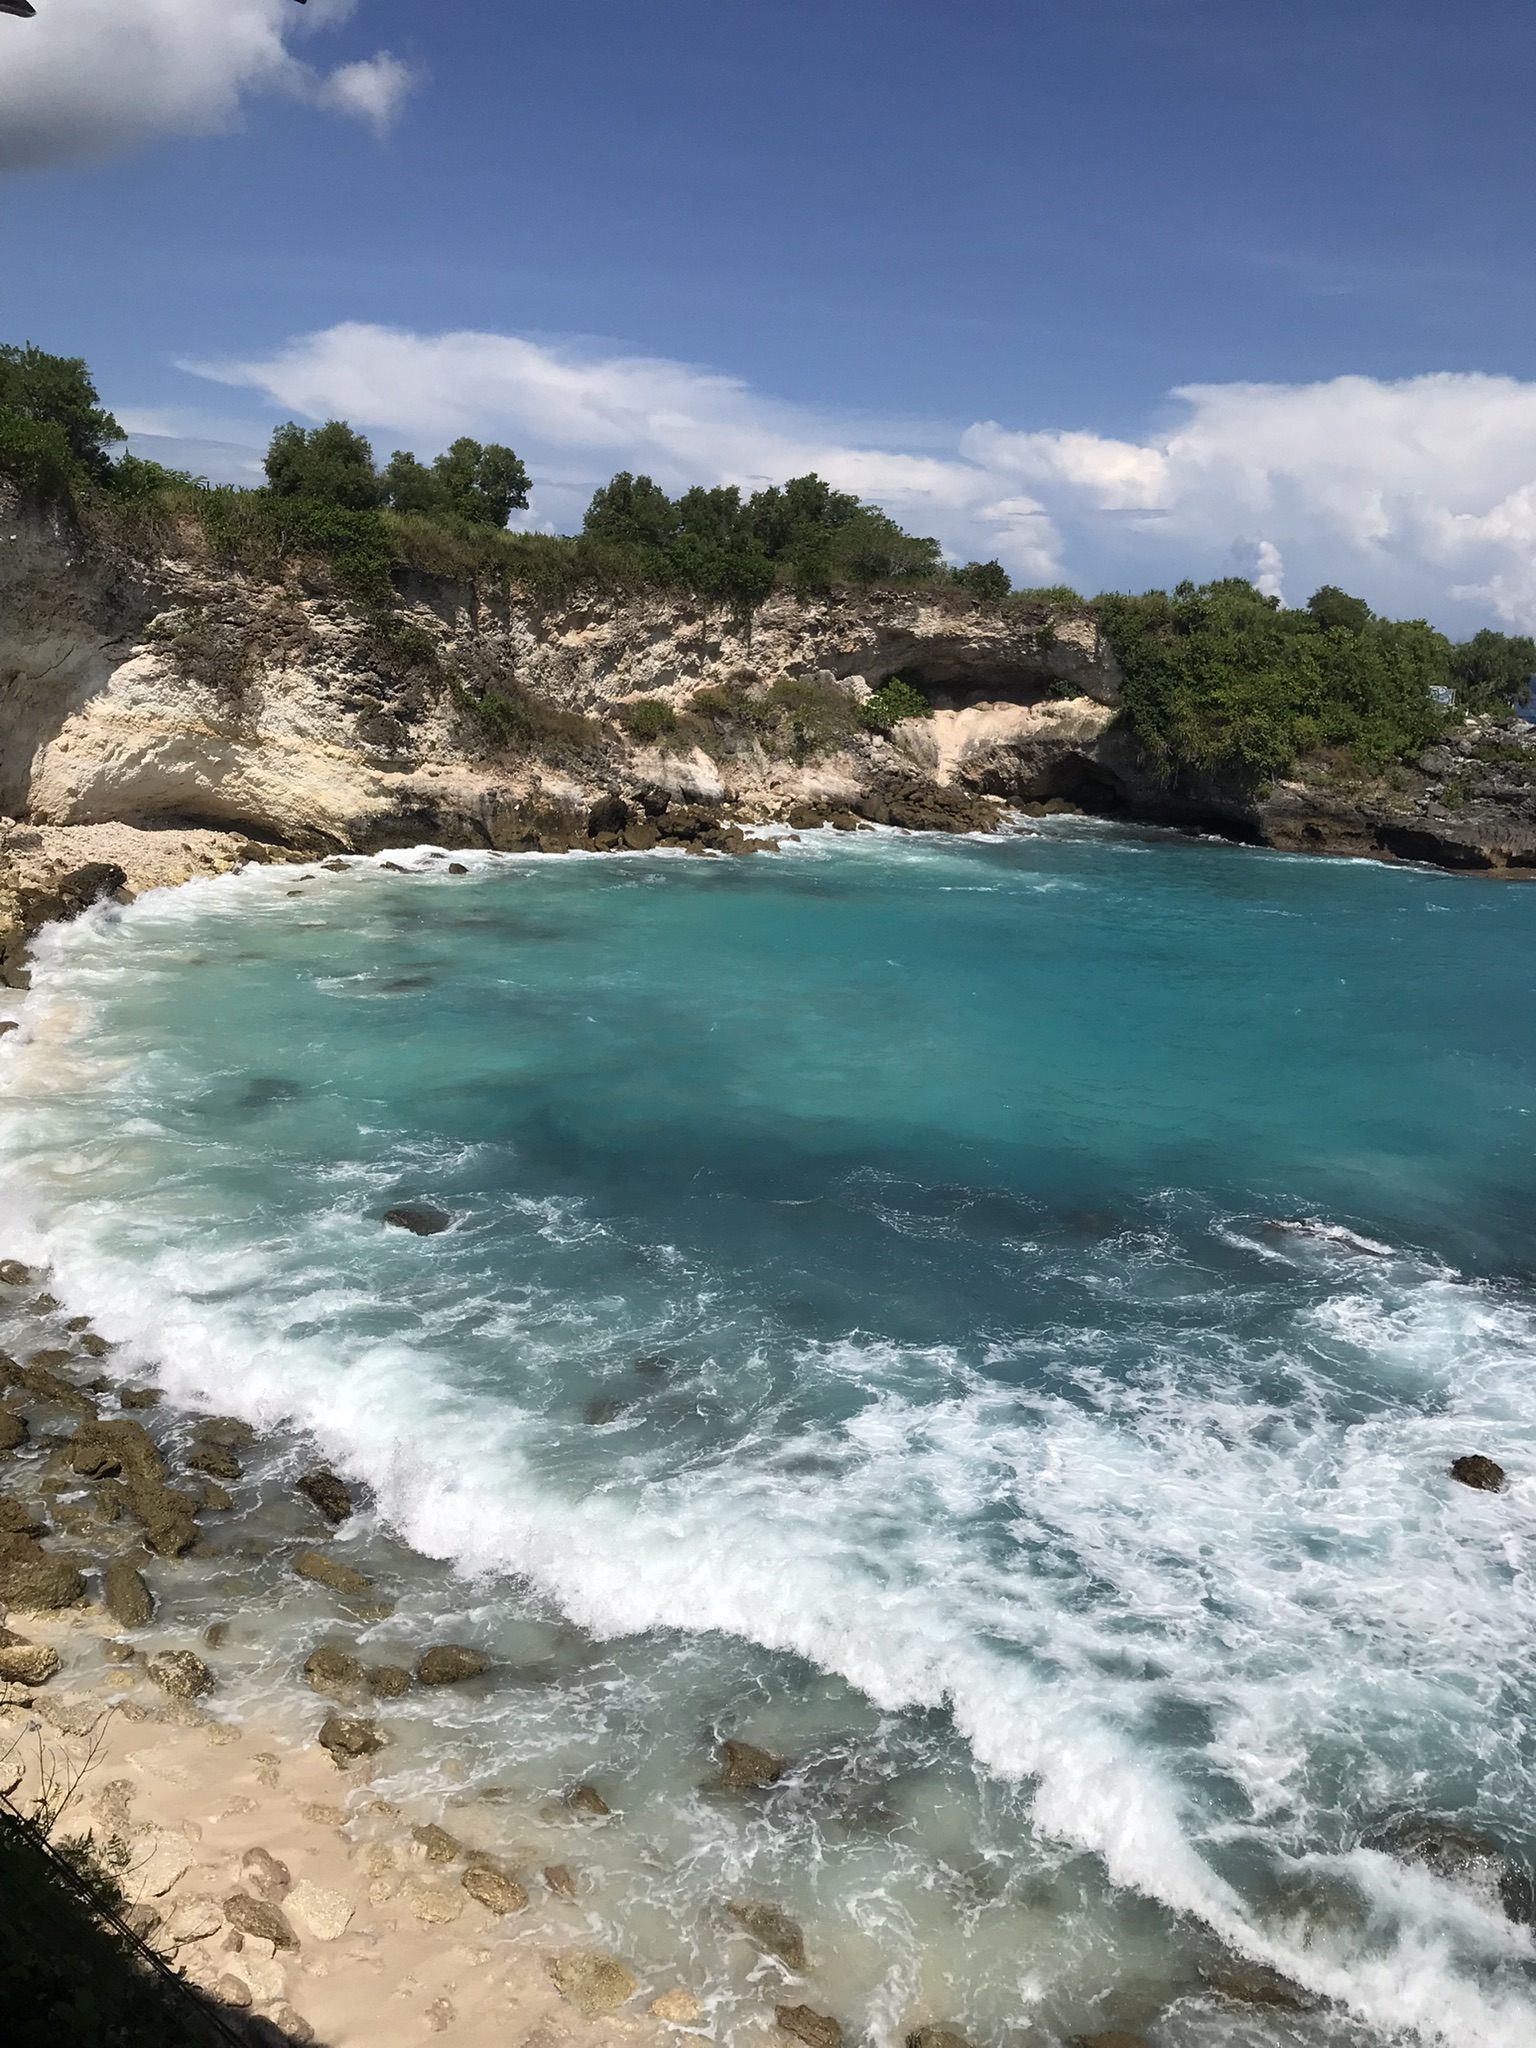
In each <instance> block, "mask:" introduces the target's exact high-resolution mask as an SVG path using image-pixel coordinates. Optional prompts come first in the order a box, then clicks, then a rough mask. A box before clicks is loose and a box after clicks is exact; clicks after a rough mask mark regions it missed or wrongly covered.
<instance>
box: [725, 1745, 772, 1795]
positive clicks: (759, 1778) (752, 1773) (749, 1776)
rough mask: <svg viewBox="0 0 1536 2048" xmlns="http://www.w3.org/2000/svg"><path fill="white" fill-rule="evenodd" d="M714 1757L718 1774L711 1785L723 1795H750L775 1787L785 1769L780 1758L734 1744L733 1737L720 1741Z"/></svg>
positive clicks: (770, 1753)
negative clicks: (765, 1787) (725, 1793)
mask: <svg viewBox="0 0 1536 2048" xmlns="http://www.w3.org/2000/svg"><path fill="white" fill-rule="evenodd" d="M715 1755H716V1757H717V1759H718V1761H719V1764H720V1774H719V1776H718V1777H717V1778H716V1779H715V1781H714V1782H715V1786H716V1788H717V1789H718V1790H720V1791H724V1792H751V1791H756V1790H757V1789H759V1788H760V1787H762V1786H766V1785H776V1784H777V1783H778V1782H779V1780H780V1778H782V1777H783V1775H784V1773H785V1772H786V1771H787V1770H788V1769H789V1765H788V1764H787V1763H786V1762H785V1760H784V1758H783V1757H781V1756H775V1755H774V1754H773V1753H772V1751H771V1750H766V1749H759V1748H758V1747H757V1746H756V1744H755V1743H751V1742H738V1741H737V1740H736V1739H735V1738H734V1737H730V1738H728V1739H727V1740H726V1741H724V1742H722V1743H721V1744H720V1747H719V1748H718V1749H717V1750H716V1752H715Z"/></svg>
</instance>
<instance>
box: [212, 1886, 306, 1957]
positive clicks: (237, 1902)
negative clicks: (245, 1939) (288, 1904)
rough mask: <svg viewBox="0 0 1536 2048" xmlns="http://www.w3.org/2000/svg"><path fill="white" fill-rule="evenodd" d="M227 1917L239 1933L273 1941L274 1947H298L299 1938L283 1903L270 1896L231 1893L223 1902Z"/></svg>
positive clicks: (225, 1916)
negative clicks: (275, 1903)
mask: <svg viewBox="0 0 1536 2048" xmlns="http://www.w3.org/2000/svg"><path fill="white" fill-rule="evenodd" d="M224 1918H225V1919H226V1920H227V1921H228V1922H229V1924H230V1926H231V1927H233V1928H234V1929H235V1930H236V1932H237V1933H240V1934H248V1935H250V1937H251V1938H252V1940H254V1941H270V1942H271V1944H272V1946H273V1947H274V1948H297V1947H298V1945H299V1937H298V1936H297V1935H296V1934H295V1933H294V1931H293V1923H292V1922H291V1921H290V1920H289V1918H288V1915H287V1914H286V1913H285V1912H284V1911H283V1910H282V1908H281V1907H280V1906H274V1905H273V1904H272V1902H271V1901H270V1900H269V1899H255V1898H252V1897H251V1894H250V1893H249V1892H231V1893H230V1895H229V1897H228V1898H227V1899H226V1900H225V1901H224Z"/></svg>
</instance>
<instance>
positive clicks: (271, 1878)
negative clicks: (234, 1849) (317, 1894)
mask: <svg viewBox="0 0 1536 2048" xmlns="http://www.w3.org/2000/svg"><path fill="white" fill-rule="evenodd" d="M240 1881H241V1883H242V1884H243V1885H244V1886H245V1888H246V1890H247V1891H249V1892H252V1893H254V1895H255V1896H256V1897H257V1898H258V1899H265V1900H266V1901H267V1903H268V1905H272V1906H275V1905H276V1904H277V1902H278V1900H279V1899H282V1898H286V1897H287V1895H288V1893H289V1892H290V1891H292V1889H293V1873H292V1872H291V1871H290V1870H289V1868H288V1866H287V1864H286V1863H284V1862H282V1861H280V1859H279V1858H278V1857H276V1856H274V1855H273V1854H272V1852H271V1850H270V1849H247V1850H246V1852H245V1854H244V1855H243V1856H242V1857H241V1858H240ZM246 1932H247V1933H249V1932H250V1930H249V1928H247V1929H246Z"/></svg>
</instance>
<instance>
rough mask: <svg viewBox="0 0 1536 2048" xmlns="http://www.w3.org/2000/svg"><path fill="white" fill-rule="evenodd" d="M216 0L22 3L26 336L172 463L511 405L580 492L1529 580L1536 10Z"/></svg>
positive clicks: (535, 511)
mask: <svg viewBox="0 0 1536 2048" xmlns="http://www.w3.org/2000/svg"><path fill="white" fill-rule="evenodd" d="M214 13H215V10H214V9H213V8H212V6H211V0H39V18H38V20H37V21H36V22H34V23H19V22H13V21H10V20H6V19H3V18H0V235H3V238H4V240H3V247H4V250H5V256H4V265H3V271H0V331H3V332H4V333H5V334H7V335H15V336H17V337H22V336H25V337H27V338H31V339H34V340H36V341H38V342H40V343H42V344H44V345H45V346H48V347H52V348H58V349H64V350H67V351H69V352H79V353H82V354H84V355H86V356H87V357H88V358H89V360H90V361H91V363H92V364H93V366H94V367H95V368H96V370H97V373H98V381H99V382H100V384H101V387H102V389H103V392H104V394H105V395H106V397H107V398H108V399H109V401H110V402H111V403H112V404H113V405H114V406H115V407H117V408H118V409H119V410H120V412H121V413H122V415H123V416H124V417H125V419H127V420H129V421H130V422H131V423H133V424H135V425H137V426H139V427H141V428H144V429H146V430H148V431H151V432H153V433H154V434H156V435H157V436H159V437H161V438H158V439H155V440H153V441H151V440H146V441H145V443H144V445H145V446H146V447H154V448H155V450H156V452H161V453H168V452H170V453H173V452H174V446H173V445H172V444H175V443H178V442H179V443H183V444H187V446H189V447H190V449H191V454H192V458H193V459H196V458H197V457H199V456H201V457H202V459H203V462H202V466H206V467H209V468H217V469H220V470H222V471H223V472H224V473H228V474H232V475H233V474H238V473H240V466H241V464H242V462H245V461H248V460H249V459H250V457H249V456H248V455H242V454H241V453H240V450H241V449H242V447H243V448H259V446H260V444H261V442H262V441H263V440H264V438H265V434H266V432H267V431H268V429H269V428H270V426H271V424H272V422H273V421H274V420H275V419H277V418H281V417H285V416H287V415H288V414H289V413H290V412H293V413H297V414H298V415H299V416H301V417H310V416H316V415H318V416H323V415H324V413H325V412H327V411H330V410H347V411H350V412H351V414H352V416H353V417H355V418H358V419H359V421H360V423H361V424H363V425H364V426H366V427H368V428H369V429H370V430H372V431H373V432H374V435H375V439H376V441H377V442H378V443H379V444H380V446H381V450H382V451H387V449H388V448H390V447H393V446H396V445H413V446H416V447H418V448H419V449H420V450H421V451H422V452H424V453H425V452H428V451H429V450H430V448H431V447H432V446H433V445H435V444H436V443H440V442H441V441H442V440H443V439H445V438H448V437H449V436H450V434H451V432H453V431H461V430H464V431H479V432H481V433H483V434H485V435H490V434H493V433H494V434H495V435H496V436H497V437H498V438H503V439H509V440H511V441H512V442H513V443H514V445H516V446H518V447H519V449H520V450H526V452H527V453H528V454H529V455H530V457H531V466H532V467H533V469H534V471H535V475H536V478H537V479H538V488H537V489H536V492H535V500H534V505H533V507H532V517H533V518H534V519H535V520H536V521H539V522H541V523H547V524H552V525H555V526H569V525H570V524H572V523H573V522H574V520H575V519H577V518H578V517H579V512H580V505H581V502H582V500H583V498H584V495H585V493H586V492H587V491H588V490H589V489H590V486H591V484H592V482H594V481H596V480H598V479H599V478H600V477H601V476H604V475H606V474H608V473H610V472H611V471H612V470H613V469H614V468H616V467H620V466H648V467H651V468H652V469H653V470H655V471H656V472H657V473H658V474H663V475H664V476H666V478H667V480H669V481H671V482H674V483H677V482H681V481H683V480H684V478H685V475H692V474H700V475H705V473H706V472H709V474H707V475H705V480H709V481H713V480H714V477H715V474H718V475H721V476H729V477H731V478H740V479H743V480H748V481H750V480H751V479H752V478H753V477H755V476H758V475H762V474H768V473H772V472H773V470H774V468H775V465H776V464H777V463H778V462H779V461H781V460H789V459H791V458H794V459H797V460H798V459H799V458H800V457H802V456H804V455H810V456H812V457H814V458H818V459H820V460H821V464H822V466H823V468H824V469H826V470H833V471H838V472H839V478H840V480H844V481H847V482H850V483H852V484H853V485H854V486H855V487H860V488H866V489H867V490H868V492H869V494H870V495H874V496H879V497H882V498H884V499H885V500H886V501H887V502H890V503H891V505H892V508H893V509H894V510H896V511H897V512H898V513H899V515H900V516H902V517H903V518H904V519H907V520H908V521H909V523H912V524H915V525H918V526H920V527H922V528H923V529H924V530H928V531H936V532H938V533H939V534H940V536H941V538H943V539H944V540H945V542H946V545H948V546H949V547H951V548H952V549H953V551H954V552H956V553H957V554H962V555H963V554H969V553H992V552H994V551H996V552H999V553H1001V554H1002V555H1003V558H1004V559H1005V560H1007V561H1008V562H1009V565H1010V567H1011V568H1013V569H1014V571H1015V574H1016V575H1019V576H1021V577H1022V578H1024V579H1025V580H1032V579H1033V578H1035V577H1041V578H1045V577H1051V576H1054V575H1056V574H1060V575H1062V576H1065V577H1067V578H1069V579H1070V580H1073V581H1075V582H1078V583H1079V584H1081V585H1083V586H1085V587H1098V586H1099V585H1100V584H1102V583H1121V584H1123V583H1127V582H1129V583H1136V584H1143V583H1146V582H1151V581H1164V580H1169V579H1170V578H1172V577H1176V576H1178V575H1181V574H1184V573H1194V574H1208V573H1230V572H1231V571H1232V570H1233V569H1234V568H1241V569H1243V570H1244V571H1245V572H1246V571H1248V570H1250V569H1251V570H1252V571H1253V573H1256V574H1261V575H1265V576H1267V577H1268V578H1270V580H1271V581H1272V582H1273V583H1274V584H1275V585H1276V586H1277V587H1281V588H1283V590H1284V594H1285V595H1286V596H1287V597H1288V598H1289V599H1291V600H1292V601H1300V600H1301V599H1302V598H1304V597H1305V595H1306V591H1307V589H1308V588H1310V587H1311V582H1312V581H1316V580H1321V579H1322V577H1323V576H1324V575H1329V576H1334V575H1336V576H1337V578H1338V580H1341V581H1346V582H1352V583H1353V585H1354V586H1355V587H1358V588H1361V589H1362V590H1364V591H1365V593H1366V594H1367V595H1369V596H1372V597H1374V598H1375V599H1376V600H1377V601H1378V602H1381V603H1383V604H1390V605H1392V606H1393V607H1395V608H1399V609H1404V610H1409V611H1419V612H1427V613H1428V614H1430V615H1431V616H1436V617H1440V618H1443V619H1444V620H1446V622H1447V623H1459V622H1460V621H1462V620H1463V619H1465V620H1471V619H1472V618H1473V617H1474V616H1483V615H1487V616H1490V617H1493V616H1498V617H1502V618H1506V619H1517V618H1518V619H1520V620H1521V621H1522V622H1524V621H1525V620H1526V619H1528V618H1530V617H1532V616H1536V574H1533V572H1532V571H1531V569H1530V567H1529V566H1528V565H1529V563H1530V561H1531V560H1532V559H1533V557H1536V387H1533V386H1532V384H1531V382H1530V380H1531V378H1532V376H1533V365H1532V360H1531V358H1532V351H1533V341H1532V337H1533V336H1536V273H1533V269H1532V266H1531V264H1530V261H1529V245H1530V236H1531V230H1530V221H1531V217H1532V198H1533V182H1536V181H1533V172H1536V132H1533V124H1532V122H1531V120H1530V118H1529V110H1528V105H1527V92H1526V87H1527V85H1528V81H1529V80H1530V78H1531V77H1532V76H1533V75H1536V69H1533V65H1536V10H1532V9H1531V8H1530V7H1528V6H1527V5H1525V4H1524V0H1502V4H1490V0H1472V4H1470V5H1466V6H1463V7H1462V8H1460V9H1458V10H1455V11H1454V12H1452V11H1449V10H1447V9H1445V8H1444V7H1443V5H1442V6H1430V5H1427V4H1420V0H1394V4H1377V0H1354V4H1348V0H1329V4H1324V0H1272V4H1269V0H1266V4H1260V0H1225V4H1219V0H1078V4H1076V5H1068V4H1062V0H1037V4H1023V0H965V4H964V5H963V6H957V5H954V4H951V5H949V6H940V5H937V4H929V0H921V4H919V0H886V4H883V5H874V4H869V0H821V4H811V0H713V4H702V0H660V4H653V5H650V6H646V7H638V6H635V5H634V4H633V0H629V4H617V0H570V4H567V5H566V6H565V7H563V8H560V9H551V8H548V7H531V6H523V5H517V4H502V0H355V4H348V0H311V5H310V6H309V7H308V8H307V9H306V10H300V9H299V8H297V7H294V6H291V5H289V4H288V0H219V8H218V10H217V13H218V14H219V16H220V17H221V19H220V20H219V21H217V22H213V21H211V16H213V14H214ZM133 16H138V17H139V20H140V23H141V26H142V28H143V33H141V35H140V37H139V38H138V41H137V43H136V44H135V45H134V47H133V48H129V47H128V46H127V45H124V46H122V47H121V48H120V47H118V46H117V44H116V42H115V40H114V39H115V38H117V37H120V36H121V35H122V34H123V33H124V30H123V23H124V21H125V19H127V18H130V17H133ZM48 17H51V19H50V18H48ZM151 31H153V32H161V31H163V32H164V33H165V37H166V39H165V41H164V42H163V43H162V44H160V45H159V46H157V47H156V48H155V49H154V51H153V52H152V61H150V60H147V59H146V60H145V69H144V71H143V73H142V74H141V75H137V76H136V75H134V74H133V72H132V65H133V64H134V63H135V62H136V61H139V60H140V59H142V58H143V57H144V50H145V46H146V40H152V35H151V33H150V32H151ZM71 34H74V35H77V36H78V37H79V38H81V40H79V41H78V42H76V43H75V44H74V45H73V47H72V46H71V44H70V41H69V37H70V35H71ZM282 38H286V41H283V40H280V39H282ZM45 39H47V40H45ZM382 53H387V56H386V55H384V54H382ZM380 67H382V68H380ZM343 74H345V75H343ZM199 124H201V125H205V126H207V127H208V128H209V129H210V130H211V132H208V133H203V134H196V133H187V132H185V131H186V130H187V129H188V128H189V127H195V126H197V125H199ZM8 130H9V136H10V139H9V141H8V140H7V131H8ZM383 330H389V331H390V332H389V333H384V332H383ZM454 335H472V336H474V337H478V341H479V345H478V346H477V347H476V348H474V349H466V348H465V347H464V346H463V345H458V346H454V345H448V346H445V345H444V344H443V340H442V338H443V337H445V336H450V337H451V336H454ZM498 344H504V347H503V348H502V349H501V351H500V352H499V350H498ZM189 364H193V365H197V366H199V369H200V370H201V371H202V372H204V373H207V372H214V373H216V374H215V375H209V374H198V373H197V372H195V371H194V370H192V369H189V368H187V367H185V366H186V365H189ZM637 365H649V366H651V367H650V369H649V370H648V371H646V372H645V373H644V374H642V373H641V371H640V370H639V369H637V367H636V366H637ZM1341 378H1349V379H1354V380H1357V381H1355V382H1352V383H1346V384H1340V383H1338V382H1337V381H1336V380H1339V379H1341ZM1255 385H1258V386H1264V387H1268V390H1267V395H1262V396H1260V395H1255V394H1252V393H1251V391H1250V387H1253V386H1255ZM1191 386H1196V387H1200V388H1201V390H1202V392H1203V393H1204V394H1205V395H1204V396H1200V397H1196V398H1193V399H1191V398H1189V397H1187V396H1186V397H1184V398H1178V397H1175V396H1173V395H1172V394H1174V393H1175V392H1177V391H1180V390H1183V389H1186V388H1187V387H1191ZM1244 394H1248V395H1246V396H1245V395H1244ZM679 417H680V418H681V419H682V426H681V428H680V429H678V430H677V431H672V430H671V429H670V428H669V425H668V422H669V421H673V422H675V421H676V419H678V418H679ZM988 422H992V423H996V429H997V431H995V432H994V433H992V435H991V437H990V438H987V436H986V433H985V431H983V433H982V435H981V437H980V438H978V433H977V429H978V427H981V428H983V430H984V429H985V423H988ZM967 436H969V438H967ZM209 442H223V443H226V444H230V445H229V446H226V447H225V448H223V449H214V448H211V447H209V446H207V445H206V444H207V443H209ZM184 452H185V450H184Z"/></svg>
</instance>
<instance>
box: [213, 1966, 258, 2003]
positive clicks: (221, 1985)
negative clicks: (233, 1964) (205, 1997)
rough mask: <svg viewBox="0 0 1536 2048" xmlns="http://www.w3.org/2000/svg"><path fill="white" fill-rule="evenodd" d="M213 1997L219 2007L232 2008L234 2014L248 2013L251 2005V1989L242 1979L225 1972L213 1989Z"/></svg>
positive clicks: (227, 1971)
mask: <svg viewBox="0 0 1536 2048" xmlns="http://www.w3.org/2000/svg"><path fill="white" fill-rule="evenodd" d="M213 1995H214V1997H215V1998H216V1999H217V2000H218V2001H219V2003H220V2005H227V2006H231V2007H233V2009H234V2010H235V2011H236V2012H248V2011H249V2010H250V2005H251V1987H250V1985H249V1984H247V1983H246V1981H245V1979H244V1978H243V1977H237V1976H235V1975H234V1973H233V1972H232V1971H229V1970H226V1971H225V1973H224V1975H223V1976H222V1977H220V1978H219V1979H218V1981H217V1983H216V1984H215V1985H214V1987H213Z"/></svg>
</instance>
